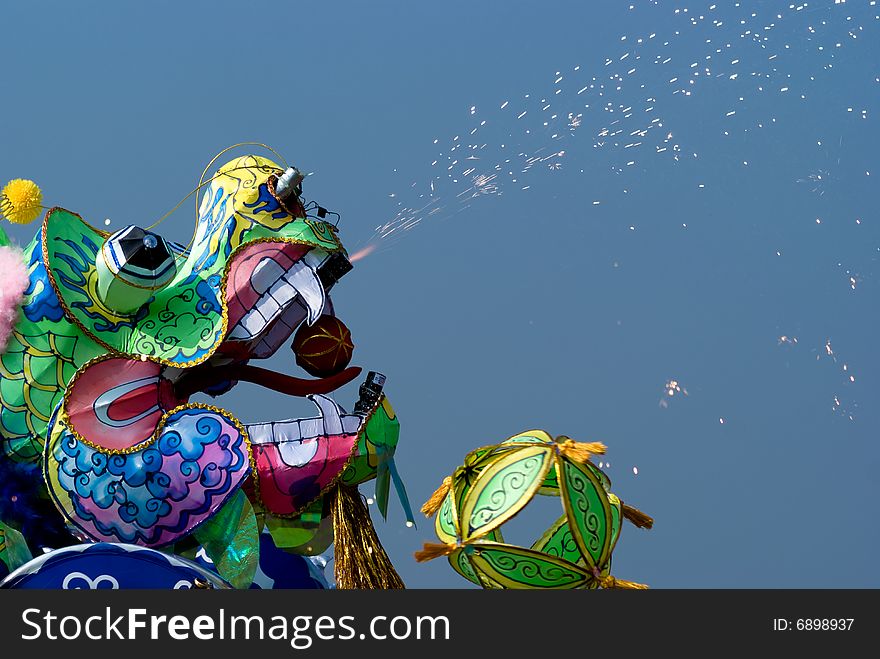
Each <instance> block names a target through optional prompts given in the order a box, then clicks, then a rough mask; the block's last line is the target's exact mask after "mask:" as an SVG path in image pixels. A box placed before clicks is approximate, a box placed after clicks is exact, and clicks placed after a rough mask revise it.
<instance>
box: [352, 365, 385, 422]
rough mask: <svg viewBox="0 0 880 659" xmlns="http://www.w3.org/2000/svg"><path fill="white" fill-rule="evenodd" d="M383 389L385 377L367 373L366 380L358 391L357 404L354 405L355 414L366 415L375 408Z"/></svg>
mask: <svg viewBox="0 0 880 659" xmlns="http://www.w3.org/2000/svg"><path fill="white" fill-rule="evenodd" d="M384 387H385V376H384V375H382V374H381V373H377V372H376V371H370V372H369V373H367V379H366V380H364V383H363V384H362V385H361V387H360V389H358V395H359V396H360V397H359V398H358V402H357V403H355V406H354V413H355V414H367V413H368V412H370V410H372V409H373V408H375V407H376V405H377V404H378V402H379V399H380V398H381V397H382V389H383V388H384Z"/></svg>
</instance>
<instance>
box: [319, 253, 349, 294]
mask: <svg viewBox="0 0 880 659" xmlns="http://www.w3.org/2000/svg"><path fill="white" fill-rule="evenodd" d="M353 267H354V266H353V265H352V264H351V262H350V261H349V260H348V259H347V258H346V257H345V254H343V253H342V252H333V254H331V255H330V258H328V259H327V260H326V261H324V263H322V264H321V265H320V266H319V267H318V279H320V280H321V283H322V284H323V285H324V290H325V291H329V290H330V287H331V286H333V284H335V283H336V282H338V281H339V280H340V279H342V277H343V276H344V275H345V274H346V273H347V272H349V271H350V270H351V269H352V268H353Z"/></svg>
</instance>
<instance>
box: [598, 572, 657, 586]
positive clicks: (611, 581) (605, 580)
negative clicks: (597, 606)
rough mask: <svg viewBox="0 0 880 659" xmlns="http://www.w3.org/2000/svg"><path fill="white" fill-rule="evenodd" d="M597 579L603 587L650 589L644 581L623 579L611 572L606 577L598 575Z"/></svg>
mask: <svg viewBox="0 0 880 659" xmlns="http://www.w3.org/2000/svg"><path fill="white" fill-rule="evenodd" d="M597 579H598V581H599V585H600V586H602V588H617V589H621V590H624V589H625V590H648V586H646V585H645V584H643V583H636V582H634V581H624V580H623V579H615V578H614V577H612V576H611V575H610V574H609V575H607V576H604V577H602V576H600V577H597Z"/></svg>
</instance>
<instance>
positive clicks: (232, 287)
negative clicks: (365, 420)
mask: <svg viewBox="0 0 880 659" xmlns="http://www.w3.org/2000/svg"><path fill="white" fill-rule="evenodd" d="M339 258H340V257H336V255H335V254H331V253H328V252H326V251H325V250H322V249H320V248H317V247H312V246H310V245H301V244H296V243H286V242H260V243H254V244H252V245H249V246H247V247H245V248H244V249H243V250H242V251H241V252H240V253H239V254H238V255H237V256H236V258H235V261H234V262H233V263H232V265H231V267H230V269H229V273H228V275H227V283H226V308H227V326H228V328H229V329H228V330H227V334H226V338H225V340H224V341H223V343H222V344H221V345H220V346H219V347H218V349H217V352H216V353H215V354H214V355H213V356H212V357H211V358H210V359H208V360H207V361H206V362H204V363H203V364H199V365H198V366H195V367H192V368H188V369H185V371H183V372H180V373H177V374H172V373H170V372H168V371H167V369H166V377H169V376H170V377H169V379H172V380H174V381H175V391H176V393H177V395H178V396H179V397H181V398H184V397H188V396H190V395H192V394H193V393H196V392H199V391H201V392H207V393H209V394H212V395H218V394H220V393H225V392H226V391H228V389H230V388H231V387H232V386H233V385H234V383H236V382H238V381H240V380H244V381H249V382H253V383H255V384H259V385H262V386H265V387H267V388H270V389H274V390H275V391H279V392H281V393H285V394H289V395H293V396H308V395H313V394H326V393H331V392H333V391H335V390H336V389H338V388H339V387H341V386H343V385H345V384H347V383H348V382H350V381H351V380H353V379H354V378H356V377H357V376H358V375H359V374H360V372H361V369H360V368H358V367H350V368H346V369H345V370H343V371H342V372H340V373H338V374H336V375H333V376H330V377H325V378H317V379H304V378H297V377H294V376H290V375H285V374H282V373H277V372H275V371H271V370H268V369H264V368H259V367H257V366H252V365H250V364H248V363H247V362H248V361H249V360H251V359H265V358H267V357H270V356H271V355H273V354H275V352H276V351H277V350H278V348H279V347H280V346H281V345H282V344H283V343H285V342H286V341H287V340H288V339H289V338H290V336H291V335H292V334H293V333H294V331H296V329H297V328H298V327H300V326H301V325H302V324H303V323H306V324H308V325H312V324H314V323H315V321H316V320H318V318H319V317H320V316H321V315H322V314H324V313H332V310H333V309H332V303H331V301H330V298H329V295H328V291H329V289H330V288H331V287H332V285H333V284H334V283H335V281H336V280H337V279H338V278H339V277H340V276H342V274H344V272H346V271H347V268H350V267H351V266H350V264H348V262H347V260H345V259H344V257H341V258H342V260H343V261H345V265H347V268H346V267H343V268H342V269H341V270H340V269H339V261H338V259H339ZM175 375H177V377H174V376H175Z"/></svg>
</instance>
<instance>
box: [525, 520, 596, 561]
mask: <svg viewBox="0 0 880 659" xmlns="http://www.w3.org/2000/svg"><path fill="white" fill-rule="evenodd" d="M532 549H534V550H535V551H539V552H541V553H543V554H547V555H548V556H554V557H556V558H561V559H563V560H566V561H568V562H570V563H578V562H579V561H580V562H583V557H582V556H581V550H580V549H578V546H577V542H575V539H574V536H573V535H572V533H571V528H570V527H569V526H568V519H567V518H566V517H565V516H564V515H563V516H562V517H561V518H559V519H558V520H556V522H555V523H554V524H553V526H552V527H550V529H549V530H548V532H547V534H545V536H544V537H543V538H541V540H538V542H536V543H535V544H534V545H533V546H532Z"/></svg>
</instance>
